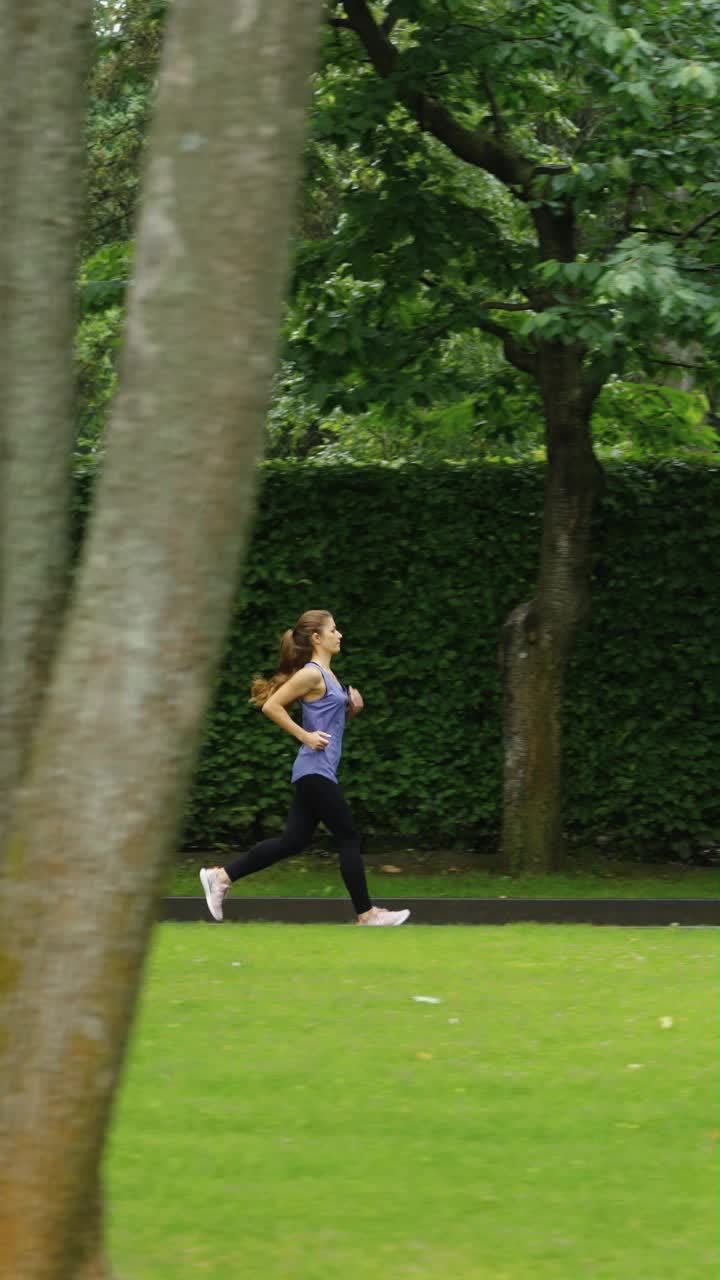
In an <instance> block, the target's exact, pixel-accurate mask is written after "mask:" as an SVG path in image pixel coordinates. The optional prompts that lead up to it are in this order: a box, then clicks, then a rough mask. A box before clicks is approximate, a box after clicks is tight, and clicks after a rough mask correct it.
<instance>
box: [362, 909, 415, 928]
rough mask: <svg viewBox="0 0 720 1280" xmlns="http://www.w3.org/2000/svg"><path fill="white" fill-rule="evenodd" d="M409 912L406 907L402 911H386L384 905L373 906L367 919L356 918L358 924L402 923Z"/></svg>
mask: <svg viewBox="0 0 720 1280" xmlns="http://www.w3.org/2000/svg"><path fill="white" fill-rule="evenodd" d="M409 915H410V912H409V911H408V909H407V907H405V909H404V910H403V911H386V909H385V907H373V909H372V915H371V916H370V918H369V919H368V920H358V924H380V925H383V924H384V925H398V924H404V923H405V921H406V920H407V918H408V916H409Z"/></svg>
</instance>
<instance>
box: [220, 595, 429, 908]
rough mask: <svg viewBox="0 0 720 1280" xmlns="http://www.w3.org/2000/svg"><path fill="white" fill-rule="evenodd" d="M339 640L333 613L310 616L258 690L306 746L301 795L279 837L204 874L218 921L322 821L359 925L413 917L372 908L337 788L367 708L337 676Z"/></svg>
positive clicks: (298, 770)
mask: <svg viewBox="0 0 720 1280" xmlns="http://www.w3.org/2000/svg"><path fill="white" fill-rule="evenodd" d="M341 640H342V634H341V632H339V631H338V629H337V627H336V626H335V622H334V620H333V617H332V614H330V613H327V611H326V610H324V609H311V610H309V611H308V612H307V613H304V614H303V615H302V617H301V618H299V619H298V621H297V622H296V623H295V626H294V627H293V628H292V629H291V630H288V631H286V632H285V634H284V635H283V638H282V640H281V642H280V656H279V659H278V669H277V672H276V673H275V675H274V676H273V677H272V679H270V680H264V679H263V678H262V677H258V678H257V679H255V680H254V681H253V683H252V687H251V695H252V696H251V701H252V702H253V703H254V704H255V706H256V707H260V708H261V710H262V711H263V712H264V714H265V715H266V716H269V718H270V719H271V720H273V721H274V722H275V724H277V725H279V726H280V728H281V729H285V730H286V732H287V733H290V734H292V736H293V738H297V740H298V742H300V743H301V746H300V750H299V751H298V753H297V756H296V757H295V764H294V765H293V771H292V781H293V785H294V788H295V796H294V799H293V802H292V804H291V806H290V813H289V814H288V820H287V825H286V827H285V830H284V832H283V834H282V835H281V836H273V837H271V838H270V839H269V840H261V841H260V843H259V844H256V845H254V846H253V848H252V849H250V850H249V851H248V852H247V853H244V854H243V855H242V856H241V857H240V858H237V859H236V860H235V862H230V863H228V865H227V866H225V867H207V868H206V867H203V869H202V871H201V872H200V880H201V882H202V887H203V889H204V891H205V898H206V900H207V904H208V908H209V910H210V914H211V915H212V916H213V918H214V919H215V920H222V918H223V899H224V897H225V894H226V893H227V892H228V890H229V889H230V888H231V886H232V885H233V884H234V882H235V881H236V880H240V879H241V878H242V877H243V876H250V875H252V874H253V872H255V871H262V869H263V868H264V867H271V866H272V865H273V863H275V862H280V861H281V859H282V858H290V857H292V856H293V855H295V854H298V853H300V852H301V850H302V849H304V848H305V846H306V845H307V844H309V842H310V840H311V839H312V836H313V833H314V831H315V828H316V827H317V824H318V823H319V822H324V824H325V826H326V827H327V828H328V830H329V831H331V832H332V834H333V835H334V836H335V837H336V839H337V841H338V844H339V846H340V873H341V875H342V878H343V880H344V882H345V887H346V889H347V891H348V893H349V894H350V898H351V900H352V904H353V907H354V909H355V913H356V915H357V923H358V924H367V925H399V924H403V923H404V922H405V921H406V920H407V918H408V916H409V915H410V912H409V911H407V910H404V911H386V910H385V908H384V907H374V906H373V905H372V903H371V902H370V897H369V895H368V889H367V882H366V879H365V866H364V863H363V859H362V853H361V840H360V833H359V832H358V830H357V828H356V826H355V823H354V822H353V817H352V814H351V812H350V809H349V808H348V805H347V801H346V800H345V797H344V796H343V793H342V791H341V790H340V787H339V786H338V780H337V767H338V764H339V763H340V756H341V753H342V740H343V733H344V731H345V723H346V720H351V719H352V718H353V716H355V715H357V714H358V712H359V711H361V710H362V708H363V700H362V697H361V695H360V694H359V693H358V691H357V689H353V687H352V686H351V685H350V686H349V687H348V688H347V689H346V688H345V686H344V685H342V684H341V683H340V681H339V680H338V679H337V678H336V677H335V676H334V675H333V673H332V671H331V664H332V660H333V657H334V656H335V654H336V653H339V651H340V642H341ZM298 700H299V701H300V704H301V707H302V724H301V725H300V724H297V723H296V722H295V721H294V720H293V719H292V718H291V716H290V715H289V713H288V707H289V706H290V705H291V704H292V703H293V702H296V701H298Z"/></svg>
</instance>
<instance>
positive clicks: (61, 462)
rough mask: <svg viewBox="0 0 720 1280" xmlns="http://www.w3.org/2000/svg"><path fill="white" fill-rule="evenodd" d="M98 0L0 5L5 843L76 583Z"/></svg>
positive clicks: (0, 662) (0, 768)
mask: <svg viewBox="0 0 720 1280" xmlns="http://www.w3.org/2000/svg"><path fill="white" fill-rule="evenodd" d="M91 8H92V5H91V3H90V0H67V2H66V3H64V4H62V5H56V4H52V3H49V0H26V3H24V4H20V3H18V0H0V117H1V119H2V126H1V130H0V512H1V513H2V514H1V515H0V521H1V524H0V557H1V560H0V564H1V566H2V575H1V577H0V582H1V588H0V589H1V591H2V596H1V599H0V612H1V614H2V628H1V629H0V706H1V707H2V712H1V717H0V846H1V845H2V836H3V830H4V828H5V826H6V823H7V821H8V820H9V817H10V808H11V805H12V797H13V795H14V793H15V788H16V785H17V782H18V780H19V778H20V776H21V774H22V772H23V769H24V765H25V762H26V758H27V752H28V748H29V743H30V737H31V734H32V728H33V725H34V723H35V719H36V717H37V713H38V709H39V706H40V701H41V699H42V696H43V693H44V691H45V687H46V683H47V678H48V673H49V669H50V663H51V660H52V656H53V651H54V647H55V643H56V638H57V634H58V628H59V623H60V620H61V617H62V612H63V608H64V604H65V597H66V593H67V586H68V573H67V571H68V553H69V540H68V535H69V511H70V486H71V477H72V471H71V464H72V450H73V431H74V408H73V362H72V350H73V331H74V320H75V317H74V305H73V293H74V290H73V282H74V278H75V271H76V259H77V238H78V232H79V227H80V221H81V216H82V175H83V152H84V144H83V125H84V86H85V80H86V76H87V70H88V56H87V55H88V49H89V40H88V37H89V34H90V14H91Z"/></svg>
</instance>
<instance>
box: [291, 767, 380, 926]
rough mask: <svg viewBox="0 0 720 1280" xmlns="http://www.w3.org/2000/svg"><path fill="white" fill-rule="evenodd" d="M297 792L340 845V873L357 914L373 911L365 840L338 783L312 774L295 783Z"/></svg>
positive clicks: (316, 818) (317, 820)
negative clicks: (364, 851)
mask: <svg viewBox="0 0 720 1280" xmlns="http://www.w3.org/2000/svg"><path fill="white" fill-rule="evenodd" d="M296 786H297V788H298V792H299V793H300V794H301V795H302V798H303V800H304V802H305V804H306V806H307V809H308V810H309V811H310V812H312V813H313V814H314V817H315V821H316V822H324V823H325V826H326V827H327V828H328V830H329V831H331V832H332V834H333V835H334V836H335V839H336V840H337V842H338V844H339V846H340V874H341V876H342V878H343V882H344V884H345V888H346V889H347V891H348V893H349V894H350V898H351V899H352V904H353V907H354V908H355V911H356V913H357V915H362V914H363V913H364V912H366V911H369V910H370V908H371V905H372V904H371V902H370V895H369V893H368V887H367V881H366V879H365V864H364V862H363V858H362V840H361V836H360V832H359V831H358V829H357V827H356V826H355V822H354V820H353V816H352V813H351V812H350V808H349V805H348V803H347V800H346V799H345V797H344V795H343V793H342V791H341V790H340V787H339V786H338V784H337V782H331V781H330V779H329V778H323V777H322V776H321V775H320V774H317V773H311V774H308V775H307V776H306V777H304V778H300V780H299V782H297V783H296Z"/></svg>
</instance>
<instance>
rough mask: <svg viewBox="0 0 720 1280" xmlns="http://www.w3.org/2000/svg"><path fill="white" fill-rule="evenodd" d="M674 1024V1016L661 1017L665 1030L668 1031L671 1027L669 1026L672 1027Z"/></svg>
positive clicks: (661, 1024) (661, 1023)
mask: <svg viewBox="0 0 720 1280" xmlns="http://www.w3.org/2000/svg"><path fill="white" fill-rule="evenodd" d="M672 1025H673V1020H672V1018H661V1019H660V1026H661V1027H662V1028H663V1029H664V1030H665V1031H667V1030H668V1028H669V1027H671V1026H672Z"/></svg>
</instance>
